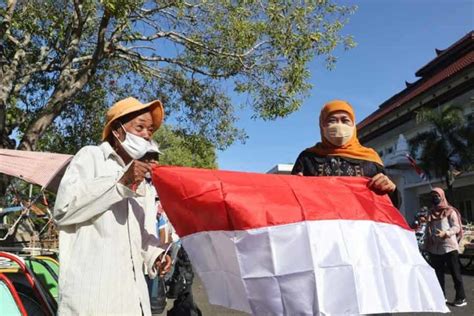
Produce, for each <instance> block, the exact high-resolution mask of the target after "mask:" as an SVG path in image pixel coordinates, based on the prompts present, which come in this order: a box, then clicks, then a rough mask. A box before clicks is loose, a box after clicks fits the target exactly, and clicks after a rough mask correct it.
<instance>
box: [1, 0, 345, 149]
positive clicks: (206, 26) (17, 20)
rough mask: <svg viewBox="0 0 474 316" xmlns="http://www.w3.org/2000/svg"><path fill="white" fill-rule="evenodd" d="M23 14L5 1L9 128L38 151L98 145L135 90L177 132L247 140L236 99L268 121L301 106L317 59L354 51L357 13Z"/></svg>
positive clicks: (101, 1)
mask: <svg viewBox="0 0 474 316" xmlns="http://www.w3.org/2000/svg"><path fill="white" fill-rule="evenodd" d="M13 9H14V10H13V11H11V10H8V7H7V6H6V5H0V17H1V20H0V37H1V38H2V39H1V40H2V46H1V50H2V51H1V54H0V65H1V67H0V91H8V93H5V94H2V93H0V129H2V135H5V137H10V138H11V137H13V135H19V137H21V144H20V147H21V148H28V149H35V148H39V149H45V148H49V149H51V150H53V149H54V150H55V151H58V152H67V153H72V152H74V151H75V150H76V149H77V148H78V147H79V146H81V145H84V144H88V143H94V142H97V141H98V140H99V138H100V137H99V134H100V126H101V125H102V123H103V118H104V116H103V113H104V111H105V108H106V107H107V105H110V104H111V103H113V102H114V101H116V100H117V99H119V98H120V97H122V96H129V95H133V96H135V97H137V98H140V99H142V100H143V101H146V100H149V99H155V98H160V99H162V100H163V101H164V104H165V108H166V114H167V119H168V122H173V124H175V125H176V129H177V130H180V131H183V133H184V134H186V135H196V136H198V135H199V137H201V138H202V139H205V140H207V141H208V142H210V143H212V144H213V145H214V146H215V147H216V148H219V149H223V148H226V147H227V146H229V145H230V144H232V143H233V142H235V141H238V140H241V141H243V140H245V138H246V136H245V133H244V131H242V130H240V129H239V128H238V127H237V126H236V125H235V121H236V119H235V117H234V110H235V108H236V107H237V106H247V107H249V108H251V109H252V110H253V113H254V117H255V118H262V119H276V118H278V117H284V116H286V115H288V114H290V113H292V112H293V111H295V110H297V109H298V108H299V107H300V105H301V103H302V101H303V100H304V98H305V97H306V96H307V94H308V91H309V89H310V88H311V85H310V84H309V82H308V79H309V76H310V72H309V69H308V65H309V62H310V61H311V60H312V59H313V58H314V57H317V58H323V59H325V60H326V62H327V66H328V67H330V68H332V67H333V66H334V62H335V61H336V58H335V56H334V54H333V52H334V50H335V49H336V47H338V46H343V47H344V48H346V49H347V48H351V47H353V46H354V42H353V40H352V38H351V37H350V36H344V35H341V30H342V28H343V26H344V24H345V23H346V22H347V17H348V16H349V15H350V14H351V13H352V12H353V11H354V8H352V7H345V6H340V5H337V4H335V3H333V2H332V1H321V0H319V1H317V0H313V1H277V0H269V1H252V0H250V1H229V0H206V1H204V0H203V1H182V0H166V1H151V0H150V1H145V0H142V1H139V0H87V1H71V0H31V1H18V2H17V3H16V6H15V7H14V8H13ZM9 12H13V14H12V15H10V13H9ZM3 78H4V79H3ZM237 95H241V96H242V98H241V99H240V100H242V101H241V102H240V104H233V102H232V101H231V97H232V99H234V100H235V99H237V97H236V96H237ZM3 114H5V119H3ZM0 140H1V141H2V144H0V146H5V144H6V143H9V141H8V139H7V140H5V139H3V140H2V139H0ZM8 146H11V145H8Z"/></svg>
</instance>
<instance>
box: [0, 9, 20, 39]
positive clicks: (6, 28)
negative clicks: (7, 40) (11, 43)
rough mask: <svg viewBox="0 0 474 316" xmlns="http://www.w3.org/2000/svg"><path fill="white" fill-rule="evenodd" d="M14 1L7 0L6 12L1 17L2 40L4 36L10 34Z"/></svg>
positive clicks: (0, 35)
mask: <svg viewBox="0 0 474 316" xmlns="http://www.w3.org/2000/svg"><path fill="white" fill-rule="evenodd" d="M15 7H16V0H8V3H7V12H6V13H5V16H4V17H3V21H2V23H1V24H0V38H3V36H4V35H5V34H9V33H10V25H11V22H12V16H13V12H15Z"/></svg>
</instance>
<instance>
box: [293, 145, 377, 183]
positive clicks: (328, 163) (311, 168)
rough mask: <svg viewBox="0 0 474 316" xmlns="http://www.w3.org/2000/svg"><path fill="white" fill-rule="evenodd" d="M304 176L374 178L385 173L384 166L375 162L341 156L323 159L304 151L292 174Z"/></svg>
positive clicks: (297, 160)
mask: <svg viewBox="0 0 474 316" xmlns="http://www.w3.org/2000/svg"><path fill="white" fill-rule="evenodd" d="M300 172H301V173H303V175H304V176H350V177H368V178H372V177H373V176H375V175H376V174H377V173H385V171H384V168H383V166H381V165H379V164H378V163H376V162H373V161H367V160H361V159H354V158H347V157H341V156H325V157H321V156H318V155H317V154H315V153H313V152H311V151H306V150H305V151H303V152H301V154H300V155H299V156H298V158H297V159H296V162H295V164H294V166H293V170H292V171H291V174H298V173H300Z"/></svg>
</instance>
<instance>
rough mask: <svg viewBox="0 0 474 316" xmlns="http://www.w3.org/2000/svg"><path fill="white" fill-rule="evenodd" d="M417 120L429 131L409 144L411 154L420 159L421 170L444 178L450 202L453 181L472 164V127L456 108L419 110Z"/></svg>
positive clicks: (473, 147)
mask: <svg viewBox="0 0 474 316" xmlns="http://www.w3.org/2000/svg"><path fill="white" fill-rule="evenodd" d="M416 120H417V122H418V123H421V122H427V123H428V124H429V125H430V129H429V130H427V131H425V132H422V133H420V134H418V135H417V136H416V137H414V138H413V139H411V140H410V142H409V143H410V147H411V151H412V154H413V155H414V156H418V157H419V160H420V166H421V167H422V168H423V169H425V170H429V171H433V172H434V174H435V175H436V176H438V177H442V178H444V180H445V182H446V187H447V189H448V190H447V191H448V192H447V193H448V196H449V198H451V199H452V198H453V181H454V177H455V176H456V175H457V174H458V173H459V172H462V171H466V170H471V169H472V167H473V164H474V126H473V124H472V122H471V123H469V124H468V123H467V122H466V120H465V118H464V115H463V109H462V107H460V106H456V105H450V106H446V107H443V108H441V107H438V108H436V109H432V110H429V109H424V110H421V111H419V112H418V113H417V115H416ZM416 153H419V154H418V155H416Z"/></svg>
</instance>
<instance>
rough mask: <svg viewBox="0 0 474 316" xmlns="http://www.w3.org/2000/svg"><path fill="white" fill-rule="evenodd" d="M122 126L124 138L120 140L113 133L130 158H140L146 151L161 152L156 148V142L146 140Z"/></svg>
mask: <svg viewBox="0 0 474 316" xmlns="http://www.w3.org/2000/svg"><path fill="white" fill-rule="evenodd" d="M122 128H123V130H124V131H125V140H124V141H123V142H122V141H120V139H119V138H118V137H117V135H115V133H114V136H115V137H116V138H117V139H118V141H119V142H120V144H121V145H122V148H123V149H124V150H125V151H126V152H127V153H128V154H129V155H130V157H131V158H132V159H135V160H137V159H140V158H142V157H143V156H145V154H146V153H148V152H154V153H161V152H160V150H159V148H158V144H157V143H156V142H155V141H154V140H152V141H148V140H146V139H145V138H143V137H140V136H137V135H135V134H132V133H129V132H127V130H126V129H125V127H124V126H123V125H122Z"/></svg>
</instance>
